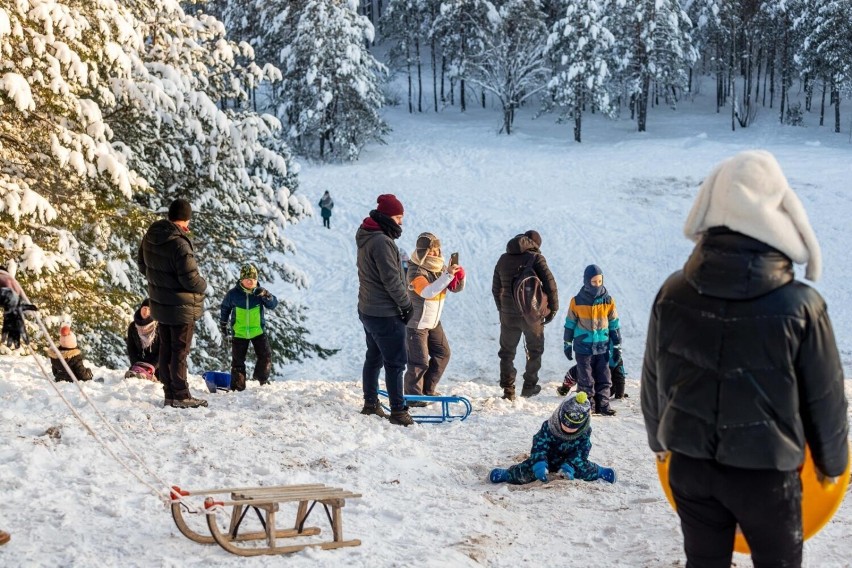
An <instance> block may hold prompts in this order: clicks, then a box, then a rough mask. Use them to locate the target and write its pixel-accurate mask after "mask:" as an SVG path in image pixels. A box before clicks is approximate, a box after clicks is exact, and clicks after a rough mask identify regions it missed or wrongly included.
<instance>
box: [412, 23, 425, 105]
mask: <svg viewBox="0 0 852 568" xmlns="http://www.w3.org/2000/svg"><path fill="white" fill-rule="evenodd" d="M414 55H415V56H416V57H417V112H423V73H422V69H421V68H422V65H421V63H420V37H415V38H414Z"/></svg>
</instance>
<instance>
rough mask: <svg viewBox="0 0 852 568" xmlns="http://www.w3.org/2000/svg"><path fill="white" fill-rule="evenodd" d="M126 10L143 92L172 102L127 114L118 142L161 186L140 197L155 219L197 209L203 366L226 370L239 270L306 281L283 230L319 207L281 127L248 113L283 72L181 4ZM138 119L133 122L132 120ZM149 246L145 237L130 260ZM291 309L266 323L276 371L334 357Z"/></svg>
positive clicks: (124, 108) (144, 4) (133, 0)
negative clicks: (227, 329) (263, 86)
mask: <svg viewBox="0 0 852 568" xmlns="http://www.w3.org/2000/svg"><path fill="white" fill-rule="evenodd" d="M122 1H124V2H127V3H128V4H131V6H132V8H133V10H134V13H135V14H136V15H137V17H138V18H139V20H140V22H141V30H142V33H143V34H144V36H145V37H146V39H147V41H146V42H145V49H144V51H143V52H142V54H141V57H142V59H143V61H144V64H145V70H144V72H143V73H140V76H139V77H138V78H137V85H139V87H138V88H140V89H142V90H143V91H144V92H150V93H154V94H155V97H160V96H168V99H167V103H168V104H164V105H162V104H161V105H157V106H148V107H144V108H143V109H142V110H140V109H139V105H133V104H126V105H121V106H119V107H118V108H117V109H116V111H115V115H116V119H117V121H116V122H117V126H116V128H115V130H116V134H117V136H118V137H120V138H121V139H122V140H123V142H124V143H125V144H127V145H128V146H129V147H130V148H131V150H132V154H131V156H132V158H131V160H130V163H131V165H132V166H134V167H135V168H136V169H137V170H138V171H140V172H141V173H143V174H144V175H145V178H146V179H147V180H148V182H149V183H150V184H151V185H152V186H154V187H156V188H158V189H159V191H158V192H157V194H156V195H154V196H150V197H147V199H146V196H144V195H140V196H137V199H138V200H139V201H140V202H142V203H144V204H145V205H147V206H148V207H150V209H152V210H157V209H162V208H163V207H165V206H166V205H168V203H169V202H170V201H171V199H173V198H174V197H185V198H188V199H189V200H190V201H191V202H192V203H193V207H194V209H195V211H196V213H195V214H194V215H193V223H192V229H193V232H194V233H195V239H196V246H197V257H198V260H199V263H200V267H201V270H202V273H203V274H204V275H205V277H206V278H207V280H208V283H209V290H208V302H207V305H206V307H205V314H204V318H203V320H202V322H203V323H202V325H201V326H199V328H198V329H197V331H198V333H197V335H196V337H197V346H198V347H199V349H196V350H194V351H193V361H194V362H195V363H196V364H200V365H204V366H208V367H209V366H212V365H215V366H217V367H218V366H221V365H222V360H223V358H227V357H229V356H228V355H227V354H226V353H224V351H223V350H222V348H221V347H220V344H221V342H220V337H219V330H218V325H217V324H218V320H219V310H218V307H219V303H220V302H221V299H222V297H224V294H225V292H227V290H228V289H229V288H230V287H232V286H233V285H234V284H235V283H236V281H237V280H238V278H237V275H238V267H239V266H240V265H241V264H243V263H244V262H253V263H254V264H256V265H257V266H258V268H259V270H260V273H261V275H262V278H263V280H264V281H265V282H270V281H273V280H280V281H283V282H288V283H293V284H296V285H302V284H304V275H302V274H301V273H299V272H298V271H296V270H294V269H293V268H292V267H290V266H288V265H287V263H285V262H284V253H286V252H288V251H292V250H293V249H294V247H293V244H292V243H291V242H290V241H289V240H288V239H287V238H286V236H285V234H284V231H285V228H286V227H287V225H289V224H291V223H295V222H298V221H299V220H300V219H302V218H303V217H304V216H306V215H308V214H309V213H310V211H311V208H310V205H309V204H308V203H307V201H306V200H305V199H304V197H302V196H299V195H298V194H297V193H295V192H296V189H297V186H298V183H297V178H296V168H295V164H294V163H293V162H292V159H291V156H290V151H289V148H288V147H287V144H286V142H285V141H284V131H283V129H282V127H281V124H280V122H279V121H278V119H277V118H275V117H274V116H272V115H258V114H257V113H255V112H253V111H251V110H248V109H247V108H246V107H248V100H249V96H250V92H251V90H252V89H253V88H254V87H255V86H256V85H257V84H259V83H260V82H261V81H264V80H275V79H278V78H279V77H280V75H279V72H278V70H277V69H276V68H275V67H273V66H271V65H266V66H264V68H263V69H261V68H259V67H258V66H257V65H255V64H254V63H253V50H252V48H251V47H250V46H249V45H248V44H247V43H246V42H242V43H240V44H239V45H237V44H235V43H233V42H230V41H228V40H227V39H226V38H225V29H224V26H223V25H222V24H221V22H219V21H218V20H216V19H215V18H213V17H212V16H209V15H205V14H198V15H191V14H187V13H185V12H184V11H183V9H182V8H181V7H180V5H179V4H178V3H177V2H174V1H173V0H154V1H151V0H145V1H141V0H139V1H137V0H122ZM155 97H152V98H151V99H147V100H148V102H150V103H154V102H156V98H155ZM120 102H125V101H124V100H123V99H120ZM127 102H129V101H127ZM158 106H159V108H157V107H158ZM128 116H129V117H131V118H132V120H127V121H125V120H123V119H124V118H126V117H128ZM140 126H143V128H140ZM153 218H154V216H151V215H149V216H148V219H147V221H148V222H150V221H151V220H153ZM146 226H147V223H146ZM143 229H144V227H143ZM140 238H141V232H138V234H137V235H136V236H135V239H134V240H133V242H132V244H133V245H134V248H133V250H132V253H133V254H134V256H132V257H131V259H133V258H135V246H138V243H139V239H140ZM140 283H142V284H144V282H142V281H140ZM281 300H282V304H281V305H280V306H279V307H278V308H277V310H276V312H275V316H274V317H270V318H269V319H268V320H267V323H268V332H269V337H270V343H271V344H272V347H273V349H274V350H275V352H276V353H278V354H280V355H281V356H280V357H277V358H276V364H277V365H278V366H281V365H283V364H284V363H286V362H287V361H288V360H299V359H301V358H303V357H304V356H308V355H311V354H318V355H320V356H325V355H327V354H328V353H329V352H328V351H327V350H325V349H323V348H321V347H320V346H318V345H315V344H313V343H310V342H308V341H307V338H306V337H305V336H306V332H305V329H304V327H303V325H302V322H303V321H304V312H303V308H302V307H300V306H297V305H293V304H292V303H290V302H287V300H286V298H282V299H281Z"/></svg>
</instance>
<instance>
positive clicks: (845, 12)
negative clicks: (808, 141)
mask: <svg viewBox="0 0 852 568" xmlns="http://www.w3.org/2000/svg"><path fill="white" fill-rule="evenodd" d="M850 10H852V2H849V0H813V1H811V2H806V3H804V7H803V9H802V11H801V12H800V14H799V15H798V17H796V18H795V23H794V25H795V29H796V30H797V31H798V32H799V33H800V34H801V36H802V47H801V52H800V53H799V54H798V55H797V56H796V60H797V61H798V62H799V64H800V65H801V66H802V70H803V72H807V73H810V74H812V76H814V77H822V78H823V79H824V81H825V82H826V83H827V84H828V85H829V89H830V93H831V102H832V103H833V104H834V131H835V132H840V101H841V98H842V96H843V95H846V96H850V95H852V17H850ZM823 100H824V97H823ZM820 124H822V120H820Z"/></svg>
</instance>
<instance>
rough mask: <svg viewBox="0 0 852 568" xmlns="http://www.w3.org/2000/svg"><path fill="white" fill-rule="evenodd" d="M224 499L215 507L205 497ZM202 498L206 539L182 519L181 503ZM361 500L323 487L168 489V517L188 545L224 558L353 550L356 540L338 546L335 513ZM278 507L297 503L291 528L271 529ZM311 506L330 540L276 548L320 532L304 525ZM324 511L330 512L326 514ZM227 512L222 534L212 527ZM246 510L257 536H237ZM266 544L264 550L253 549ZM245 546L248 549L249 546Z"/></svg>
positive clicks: (340, 532) (339, 530) (339, 523)
mask: <svg viewBox="0 0 852 568" xmlns="http://www.w3.org/2000/svg"><path fill="white" fill-rule="evenodd" d="M226 493H230V496H231V498H230V500H228V501H216V500H214V499H213V498H212V497H210V495H222V494H226ZM202 495H203V496H205V498H204V511H203V512H204V514H205V515H206V516H207V528H208V529H209V530H210V535H211V536H206V535H203V534H200V533H198V532H196V531H195V530H193V529H192V528H190V526H189V525H188V524H187V523H186V519H184V516H183V509H184V508H186V509H188V507H187V505H186V504H185V503H183V500H184V499H185V498H186V497H190V496H202ZM358 497H361V495H360V494H358V493H352V492H350V491H346V490H345V489H339V488H336V487H328V486H326V485H322V484H307V485H279V486H270V487H234V488H229V489H207V490H203V491H185V490H183V489H181V488H180V487H177V486H173V487H172V504H171V509H172V517H173V518H174V520H175V524H176V525H177V528H178V530H179V531H180V532H181V533H182V534H183V535H184V536H186V537H187V538H189V539H190V540H193V541H195V542H198V543H201V544H213V543H216V544H218V545H219V546H221V547H222V548H224V549H225V550H227V551H228V552H230V553H232V554H237V555H239V556H261V555H265V554H289V553H291V552H298V551H300V550H303V549H305V548H307V547H309V546H313V547H316V548H323V549H331V548H341V547H344V546H358V545H360V544H361V541H360V540H343V518H342V516H341V511H340V509H341V508H342V507H343V506H344V505H345V502H346V499H354V498H358ZM282 503H298V506H297V509H296V522H295V523H294V525H293V528H291V529H276V528H275V522H276V514H277V513H278V511H279V505H280V504H282ZM317 503H320V504H321V505H322V507H323V509H325V514H326V516H327V517H328V521H329V523H330V524H331V530H332V540H327V541H322V542H309V543H300V544H292V545H289V546H278V544H277V542H276V541H277V539H285V538H293V537H305V536H314V535H318V534H320V532H322V531H321V530H320V529H319V528H318V527H306V526H305V522H306V521H307V519H308V516H309V515H310V514H311V511H313V510H314V507H315V506H316V504H317ZM329 507H330V508H331V512H329ZM228 508H230V519H231V520H230V524H229V526H228V530H227V532H222V530H221V529H220V528H219V524H218V523H217V522H216V512H217V511H219V510H225V511H227V509H228ZM249 510H254V512H255V514H256V515H257V518H258V520H259V521H260V524H261V525H262V526H263V528H264V530H263V531H255V532H244V533H240V525H241V524H242V522H243V519H244V518H245V516H246V513H248V512H249ZM263 540H266V546H258V542H259V541H263ZM245 543H251V544H253V545H252V546H249V545H246V544H245Z"/></svg>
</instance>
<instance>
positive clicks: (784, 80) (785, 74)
mask: <svg viewBox="0 0 852 568" xmlns="http://www.w3.org/2000/svg"><path fill="white" fill-rule="evenodd" d="M789 28H790V26H789V22H787V17H786V16H785V17H784V43H783V45H782V46H781V105H780V106H781V112H780V113H779V116H780V121H781V124H784V110H785V107H786V105H787V89H788V88H789V81H790V77H789V73H790V65H789V61H788V60H787V50H788V48H789V43H790V42H789V37H790V35H789V31H788V30H789Z"/></svg>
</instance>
